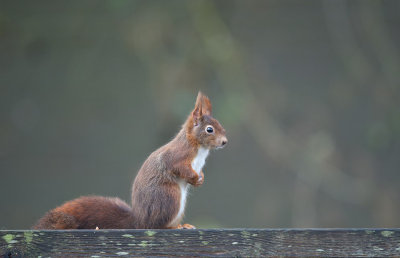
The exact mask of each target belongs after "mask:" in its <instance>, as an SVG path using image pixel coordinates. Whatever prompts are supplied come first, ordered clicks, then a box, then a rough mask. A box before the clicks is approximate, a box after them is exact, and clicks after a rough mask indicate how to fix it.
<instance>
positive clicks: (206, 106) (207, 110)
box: [201, 95, 212, 116]
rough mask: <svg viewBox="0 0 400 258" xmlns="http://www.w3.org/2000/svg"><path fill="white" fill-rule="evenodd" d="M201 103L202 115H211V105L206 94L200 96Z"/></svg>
mask: <svg viewBox="0 0 400 258" xmlns="http://www.w3.org/2000/svg"><path fill="white" fill-rule="evenodd" d="M201 103H202V105H201V111H202V113H203V115H207V116H211V113H212V105H211V101H210V99H209V98H208V97H207V96H206V95H203V96H202V102H201Z"/></svg>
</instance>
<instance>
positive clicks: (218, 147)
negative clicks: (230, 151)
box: [215, 144, 225, 150]
mask: <svg viewBox="0 0 400 258" xmlns="http://www.w3.org/2000/svg"><path fill="white" fill-rule="evenodd" d="M224 147H225V144H224V145H219V146H217V147H215V149H217V150H219V149H223V148H224Z"/></svg>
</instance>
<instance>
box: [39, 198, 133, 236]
mask: <svg viewBox="0 0 400 258" xmlns="http://www.w3.org/2000/svg"><path fill="white" fill-rule="evenodd" d="M132 217H133V214H132V209H131V207H130V206H129V205H128V204H127V203H125V202H124V201H122V200H121V199H119V198H109V197H102V196H83V197H80V198H77V199H74V200H72V201H69V202H66V203H64V204H63V205H61V206H59V207H57V208H55V209H53V210H50V211H48V212H47V213H46V214H45V215H44V216H43V217H42V218H41V219H40V220H39V221H38V222H37V223H36V225H34V226H33V229H84V228H85V229H95V228H96V227H98V228H100V229H111V228H114V229H119V228H136V227H135V225H133V223H134V219H133V218H132Z"/></svg>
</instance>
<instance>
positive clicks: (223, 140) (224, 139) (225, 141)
mask: <svg viewBox="0 0 400 258" xmlns="http://www.w3.org/2000/svg"><path fill="white" fill-rule="evenodd" d="M227 143H228V139H226V137H224V138H223V139H222V142H221V145H222V146H224V145H225V144H227Z"/></svg>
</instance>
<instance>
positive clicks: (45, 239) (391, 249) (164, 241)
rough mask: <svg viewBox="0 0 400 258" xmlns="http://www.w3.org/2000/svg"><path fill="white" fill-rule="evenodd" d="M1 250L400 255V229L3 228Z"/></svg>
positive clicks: (100, 254) (20, 252)
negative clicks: (48, 229)
mask: <svg viewBox="0 0 400 258" xmlns="http://www.w3.org/2000/svg"><path fill="white" fill-rule="evenodd" d="M0 254H1V255H2V256H4V257H20V256H23V257H31V256H32V257H33V256H34V257H37V256H43V257H46V256H51V257H56V256H62V257H68V256H71V257H79V256H84V257H110V256H227V257H233V256H236V257H239V256H246V257H248V256H380V257H382V256H400V229H205V230H97V231H96V230H52V231H36V230H1V231H0Z"/></svg>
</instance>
